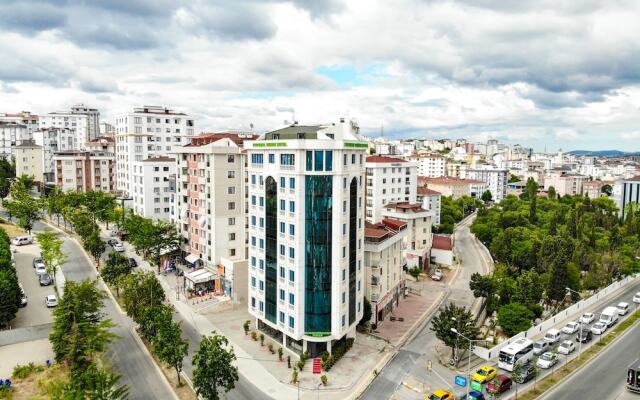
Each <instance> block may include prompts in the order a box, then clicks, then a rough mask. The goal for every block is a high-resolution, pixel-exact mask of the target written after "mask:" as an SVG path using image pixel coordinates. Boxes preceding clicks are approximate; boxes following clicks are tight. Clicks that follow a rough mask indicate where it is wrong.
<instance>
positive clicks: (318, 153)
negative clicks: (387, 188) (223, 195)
mask: <svg viewBox="0 0 640 400" xmlns="http://www.w3.org/2000/svg"><path fill="white" fill-rule="evenodd" d="M358 131H359V128H358V127H357V125H356V124H355V123H353V122H345V121H344V120H341V121H340V123H337V124H328V125H313V126H303V125H297V124H294V125H291V126H288V127H285V128H283V129H279V130H276V131H273V132H269V133H266V134H264V135H263V136H261V137H260V138H259V139H258V140H256V141H255V142H253V143H252V144H251V147H249V148H248V149H247V151H248V167H247V172H248V176H249V193H248V194H249V199H250V203H249V213H248V214H249V218H250V222H249V261H250V262H249V304H248V309H249V313H250V314H251V315H253V316H254V317H255V318H256V320H257V326H258V328H259V329H261V330H262V331H264V332H265V333H267V334H268V335H270V336H272V337H273V338H275V339H276V340H278V341H281V342H282V344H283V346H286V347H287V348H289V349H291V350H293V351H295V352H297V353H301V352H303V351H308V352H309V354H310V355H311V357H315V356H317V355H319V354H321V353H322V352H323V351H328V352H331V349H332V345H333V344H334V343H335V342H336V341H342V340H346V338H347V337H351V338H352V337H355V329H356V325H357V323H358V322H359V321H360V319H361V318H362V311H363V305H362V301H363V300H362V299H363V296H364V287H363V285H364V271H363V269H362V267H363V258H364V247H363V241H364V221H363V219H364V199H363V197H364V195H365V184H364V180H365V158H366V152H367V147H368V145H367V143H366V142H365V141H364V140H363V139H362V138H361V137H360V135H359V134H358Z"/></svg>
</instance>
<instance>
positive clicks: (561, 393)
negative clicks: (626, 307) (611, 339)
mask: <svg viewBox="0 0 640 400" xmlns="http://www.w3.org/2000/svg"><path fill="white" fill-rule="evenodd" d="M639 342H640V324H638V325H635V326H634V327H633V328H631V329H630V330H629V331H627V333H626V334H625V335H624V336H622V337H621V338H620V339H619V340H618V341H617V342H615V343H613V344H612V345H609V347H607V348H606V349H605V350H604V351H603V352H602V353H601V354H599V355H598V356H597V357H596V358H595V359H594V360H592V362H591V363H590V364H589V365H588V366H587V367H585V368H582V369H581V370H580V371H578V372H577V373H576V374H575V375H573V376H571V377H570V378H569V379H566V380H564V381H563V382H562V383H561V384H560V386H558V387H557V388H556V389H555V390H552V391H549V392H548V393H547V394H546V395H545V396H543V397H541V399H557V400H562V399H566V400H570V399H620V400H621V399H638V395H634V394H632V393H631V392H628V391H627V389H626V388H625V382H626V378H627V376H626V374H627V367H628V366H629V365H630V364H631V363H632V362H633V361H635V360H636V359H638V358H640V346H638V343H639Z"/></svg>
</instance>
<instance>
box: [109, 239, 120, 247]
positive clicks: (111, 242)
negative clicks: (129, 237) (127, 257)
mask: <svg viewBox="0 0 640 400" xmlns="http://www.w3.org/2000/svg"><path fill="white" fill-rule="evenodd" d="M107 244H108V245H109V246H111V247H113V246H114V245H116V244H118V241H117V240H115V239H109V240H107Z"/></svg>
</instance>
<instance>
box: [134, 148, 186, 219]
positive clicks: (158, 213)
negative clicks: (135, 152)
mask: <svg viewBox="0 0 640 400" xmlns="http://www.w3.org/2000/svg"><path fill="white" fill-rule="evenodd" d="M132 166H133V182H132V187H133V190H132V192H131V193H130V195H131V197H132V198H133V205H132V208H133V212H135V213H136V214H138V215H140V216H141V217H145V218H151V219H159V220H163V221H169V220H171V214H172V213H175V203H174V197H173V196H174V194H175V192H176V160H175V158H173V157H168V156H151V157H149V158H146V159H144V160H142V161H136V162H133V163H132Z"/></svg>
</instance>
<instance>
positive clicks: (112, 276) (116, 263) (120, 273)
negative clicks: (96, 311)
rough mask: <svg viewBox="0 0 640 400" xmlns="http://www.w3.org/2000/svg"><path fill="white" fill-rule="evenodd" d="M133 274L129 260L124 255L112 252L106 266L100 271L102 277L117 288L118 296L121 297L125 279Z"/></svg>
mask: <svg viewBox="0 0 640 400" xmlns="http://www.w3.org/2000/svg"><path fill="white" fill-rule="evenodd" d="M130 272H131V267H130V266H129V263H128V262H127V258H126V257H125V256H123V255H122V254H120V253H118V252H115V251H112V252H111V253H109V257H107V262H106V263H105V266H104V267H103V268H102V270H101V271H100V276H102V279H103V280H104V281H105V282H106V283H108V284H109V285H111V286H113V287H115V288H116V296H118V297H120V287H121V286H122V284H123V281H122V280H123V278H124V277H125V276H127V275H128V274H129V273H130Z"/></svg>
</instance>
